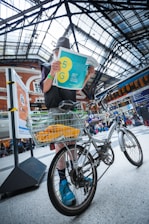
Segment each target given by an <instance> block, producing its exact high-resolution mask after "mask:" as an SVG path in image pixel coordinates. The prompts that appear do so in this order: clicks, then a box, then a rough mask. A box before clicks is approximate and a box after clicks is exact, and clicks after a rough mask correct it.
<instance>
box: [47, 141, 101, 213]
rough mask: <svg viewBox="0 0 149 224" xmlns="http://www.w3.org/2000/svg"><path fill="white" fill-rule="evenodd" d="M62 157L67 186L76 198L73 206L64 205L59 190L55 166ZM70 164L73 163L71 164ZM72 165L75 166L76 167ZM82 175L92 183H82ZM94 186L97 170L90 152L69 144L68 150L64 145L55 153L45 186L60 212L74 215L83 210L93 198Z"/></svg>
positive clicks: (95, 184) (95, 185)
mask: <svg viewBox="0 0 149 224" xmlns="http://www.w3.org/2000/svg"><path fill="white" fill-rule="evenodd" d="M74 154H75V156H74ZM85 156H86V157H85ZM73 157H75V162H74V161H73ZM62 158H65V167H66V170H65V173H66V178H67V181H68V182H69V188H70V189H71V191H72V192H73V194H74V195H75V198H76V204H75V205H73V206H66V205H64V204H63V203H62V200H61V196H60V192H59V175H58V171H57V166H58V163H59V161H60V160H61V159H62ZM83 161H84V162H83ZM72 164H74V165H73V166H72ZM74 166H76V168H75V167H74ZM82 177H87V178H91V179H92V184H91V185H88V184H86V183H83V184H82ZM80 183H81V184H80ZM96 187H97V170H96V167H95V166H94V161H93V158H92V156H91V154H90V153H88V154H86V152H85V149H84V148H83V147H81V146H76V145H70V146H69V150H68V149H67V148H66V147H64V148H63V149H61V150H60V151H59V152H58V153H57V154H56V155H55V157H54V158H53V160H52V163H51V165H50V168H49V171H48V179H47V188H48V194H49V197H50V200H51V202H52V204H53V206H54V207H55V208H56V209H57V210H58V211H59V212H60V213H62V214H63V215H66V216H75V215H79V214H81V213H82V212H84V211H85V210H86V209H87V208H88V207H89V205H90V203H91V202H92V200H93V198H94V195H95V192H96Z"/></svg>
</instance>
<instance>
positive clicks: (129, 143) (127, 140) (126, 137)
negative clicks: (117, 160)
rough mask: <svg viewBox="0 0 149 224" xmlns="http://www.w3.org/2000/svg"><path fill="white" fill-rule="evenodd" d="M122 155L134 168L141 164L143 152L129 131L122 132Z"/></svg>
mask: <svg viewBox="0 0 149 224" xmlns="http://www.w3.org/2000/svg"><path fill="white" fill-rule="evenodd" d="M122 142H123V147H124V150H123V151H124V155H125V156H126V158H127V159H128V161H129V162H130V163H131V164H133V165H134V166H138V167H139V166H141V165H142V163H143V152H142V148H141V145H140V143H139V141H138V139H137V137H136V136H135V135H134V134H133V133H132V132H131V131H129V130H127V131H126V133H125V132H122Z"/></svg>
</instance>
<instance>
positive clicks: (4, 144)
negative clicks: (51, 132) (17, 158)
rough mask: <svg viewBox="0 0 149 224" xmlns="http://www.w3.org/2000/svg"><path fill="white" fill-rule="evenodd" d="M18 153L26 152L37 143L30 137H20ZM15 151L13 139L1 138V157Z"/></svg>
mask: <svg viewBox="0 0 149 224" xmlns="http://www.w3.org/2000/svg"><path fill="white" fill-rule="evenodd" d="M17 144H18V153H22V152H26V151H27V150H30V148H31V147H32V148H34V146H35V144H34V142H33V141H30V139H18V140H17ZM13 153H14V144H13V140H12V139H10V140H7V141H5V140H0V158H1V157H5V156H8V155H10V154H13Z"/></svg>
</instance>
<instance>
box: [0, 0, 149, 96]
mask: <svg viewBox="0 0 149 224" xmlns="http://www.w3.org/2000/svg"><path fill="white" fill-rule="evenodd" d="M148 7H149V5H148V3H147V0H146V1H144V0H142V1H134V0H129V1H127V0H123V1H118V0H113V1H112V0H111V1H109V0H104V1H100V0H98V1H95V0H94V1H85V0H82V1H77V0H76V1H73V0H71V1H69V0H61V1H59V0H54V1H49V0H21V1H20V0H7V1H6V0H1V1H0V61H1V64H3V63H5V64H6V62H7V61H9V63H10V61H11V60H12V61H14V60H23V61H25V60H36V59H37V60H39V61H40V62H43V61H50V60H51V56H52V49H53V48H54V46H55V44H56V41H57V39H58V38H59V37H60V36H62V35H65V36H67V37H68V38H69V39H70V43H71V48H72V50H74V51H76V52H80V53H83V54H87V55H90V56H93V57H94V58H95V59H96V60H97V61H98V67H97V68H96V74H95V76H94V77H93V79H92V80H91V81H90V83H89V84H88V87H86V88H88V90H87V92H89V94H90V98H91V97H92V95H93V93H94V92H95V91H99V87H100V89H101V87H102V88H106V87H107V86H108V85H112V84H113V83H115V82H116V81H118V80H119V79H122V78H125V77H127V76H128V75H130V74H133V73H134V72H136V71H138V69H141V68H144V67H146V66H147V65H148V64H149V8H148Z"/></svg>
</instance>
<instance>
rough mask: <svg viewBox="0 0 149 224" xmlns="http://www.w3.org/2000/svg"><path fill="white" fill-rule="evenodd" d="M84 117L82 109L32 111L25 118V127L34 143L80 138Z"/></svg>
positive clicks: (43, 143) (41, 143)
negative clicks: (57, 111)
mask: <svg viewBox="0 0 149 224" xmlns="http://www.w3.org/2000/svg"><path fill="white" fill-rule="evenodd" d="M85 118H86V113H85V112H83V111H75V112H72V111H70V112H65V113H52V112H48V111H32V112H31V113H30V115H29V116H28V119H27V127H28V128H29V131H30V133H31V136H32V138H33V140H34V142H35V145H36V146H44V145H48V144H50V143H58V142H69V141H74V140H78V139H79V138H81V136H82V133H83V128H84V124H85Z"/></svg>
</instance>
